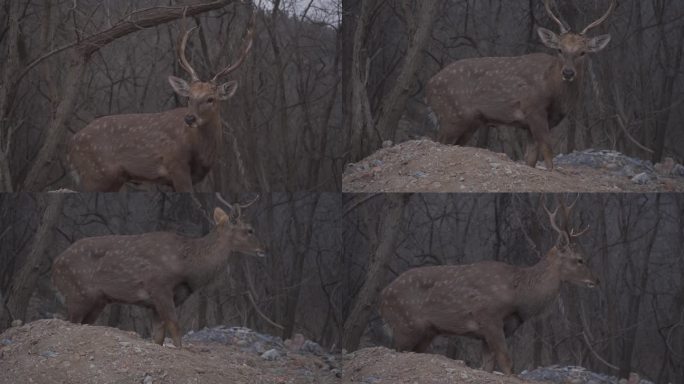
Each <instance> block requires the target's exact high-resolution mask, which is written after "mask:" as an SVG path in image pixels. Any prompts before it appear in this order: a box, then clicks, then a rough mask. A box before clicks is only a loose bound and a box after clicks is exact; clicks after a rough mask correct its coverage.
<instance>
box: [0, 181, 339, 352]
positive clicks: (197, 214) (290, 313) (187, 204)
mask: <svg viewBox="0 0 684 384" xmlns="http://www.w3.org/2000/svg"><path fill="white" fill-rule="evenodd" d="M225 197H228V196H225ZM239 198H240V196H237V195H236V196H234V198H232V199H231V198H228V200H229V201H231V202H235V201H240V200H239ZM248 198H251V196H242V199H243V201H244V200H246V199H248ZM340 199H341V198H340V195H338V194H333V193H328V194H325V193H324V194H310V193H293V194H290V193H279V194H272V195H264V196H261V198H260V199H259V200H258V201H257V202H256V203H255V205H254V206H251V207H249V208H248V209H246V210H245V211H244V213H243V216H244V218H243V220H245V221H247V222H250V223H252V225H253V226H254V228H255V233H256V235H257V236H258V237H259V238H260V239H261V240H262V242H263V243H264V244H265V245H266V246H267V247H268V255H267V257H266V258H255V257H250V256H246V255H241V254H239V253H234V254H233V258H232V259H231V262H230V264H229V267H230V268H229V271H225V273H222V274H221V275H220V276H219V278H217V279H216V280H215V281H214V282H213V283H212V284H211V285H209V286H208V287H206V289H205V290H202V291H201V292H198V293H195V294H193V296H192V298H191V299H189V300H188V301H187V302H186V303H185V304H183V308H181V309H180V311H179V313H180V316H181V326H182V328H183V329H184V330H186V332H187V331H188V330H191V329H201V328H203V327H205V326H213V325H220V324H233V325H244V326H248V327H251V328H253V329H259V330H261V331H263V332H267V333H270V334H274V335H281V336H283V337H290V336H291V335H292V333H293V332H298V333H303V334H305V335H306V336H308V337H309V338H311V339H314V340H318V341H320V342H321V343H322V344H324V345H329V346H331V345H333V344H335V342H336V340H337V338H338V337H339V330H340V325H339V324H338V323H339V314H338V313H337V306H336V305H335V304H334V300H333V297H334V295H335V291H336V287H337V286H338V284H339V276H338V271H339V263H340V262H339V252H338V249H339V241H340V237H339V231H338V220H337V218H338V216H339V210H340V201H341V200H340ZM215 206H219V207H223V206H222V204H221V203H220V202H218V200H216V198H215V197H214V196H213V195H199V196H198V197H197V200H194V199H192V198H191V197H190V195H186V194H162V193H159V194H147V193H146V194H128V195H121V196H118V195H115V194H79V195H72V194H68V195H66V196H64V195H62V194H28V193H17V194H3V195H2V197H1V198H0V213H1V215H0V228H2V229H0V237H1V241H2V248H0V281H1V282H0V292H1V293H2V300H3V310H2V315H1V316H0V318H1V319H2V325H1V326H0V327H1V328H2V329H5V328H7V327H8V326H9V322H10V321H11V320H13V319H24V320H25V321H31V320H34V319H37V318H50V317H53V316H54V315H59V314H61V316H64V314H65V309H64V307H63V304H62V303H61V302H60V301H59V299H57V297H56V290H55V288H54V287H53V286H52V284H51V282H50V271H51V265H52V260H53V259H54V258H55V257H56V256H57V255H59V254H60V253H61V252H62V251H64V250H65V249H66V248H67V247H68V246H69V245H70V244H72V243H73V242H74V241H76V240H78V239H80V238H84V237H90V236H97V235H108V234H140V233H147V232H153V231H171V232H177V233H182V234H185V235H187V236H195V237H196V236H200V235H204V234H206V233H207V232H209V230H210V229H211V228H212V226H213V219H211V217H212V214H211V212H212V211H213V209H214V207H215ZM98 324H103V325H110V326H117V327H120V328H123V329H130V330H135V331H138V332H139V333H141V334H143V335H146V336H148V337H149V334H150V333H149V332H150V329H149V327H150V325H151V324H150V316H149V314H148V313H147V310H145V309H143V308H141V307H135V306H123V305H122V306H119V305H112V306H109V307H108V309H106V310H105V312H104V313H103V314H102V315H101V316H100V317H99V320H98Z"/></svg>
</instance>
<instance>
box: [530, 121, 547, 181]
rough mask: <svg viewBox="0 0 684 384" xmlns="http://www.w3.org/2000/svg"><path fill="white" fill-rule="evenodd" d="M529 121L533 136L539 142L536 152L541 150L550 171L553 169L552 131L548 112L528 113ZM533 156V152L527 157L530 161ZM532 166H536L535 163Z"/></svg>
mask: <svg viewBox="0 0 684 384" xmlns="http://www.w3.org/2000/svg"><path fill="white" fill-rule="evenodd" d="M527 122H528V124H529V129H530V132H531V133H532V137H534V140H535V141H536V142H537V149H536V153H537V154H539V152H541V154H542V156H544V163H545V164H546V169H548V170H549V171H551V170H553V151H552V150H551V147H552V146H551V132H549V122H548V120H547V118H546V114H542V113H533V114H530V115H528V118H527ZM531 156H532V154H529V156H528V157H527V160H528V162H529V161H530V160H531ZM535 164H536V160H535ZM528 165H529V163H528ZM531 166H532V167H534V165H531Z"/></svg>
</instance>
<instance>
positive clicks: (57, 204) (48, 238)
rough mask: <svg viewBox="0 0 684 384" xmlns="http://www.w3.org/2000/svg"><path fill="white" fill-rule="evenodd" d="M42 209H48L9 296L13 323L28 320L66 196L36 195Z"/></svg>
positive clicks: (44, 212)
mask: <svg viewBox="0 0 684 384" xmlns="http://www.w3.org/2000/svg"><path fill="white" fill-rule="evenodd" d="M37 196H38V202H39V204H40V205H43V206H45V211H43V217H42V218H41V220H40V224H39V225H38V229H37V230H36V234H35V236H34V237H33V246H32V247H31V250H30V251H29V253H28V255H26V260H25V261H24V263H23V264H22V265H21V267H19V270H18V271H17V272H16V273H15V274H14V278H13V279H12V284H11V286H10V289H9V294H8V295H7V298H8V300H7V309H8V310H9V315H10V317H11V320H15V319H20V320H26V309H27V304H28V302H29V299H30V298H31V295H32V294H33V291H34V290H35V288H36V283H37V282H38V274H39V273H40V265H41V264H42V263H43V262H44V261H45V251H46V250H47V248H48V247H49V246H50V245H51V244H52V236H53V233H52V230H53V228H54V227H55V225H56V224H57V222H58V221H59V219H60V217H61V215H62V206H63V204H64V197H65V194H63V193H55V194H42V195H37Z"/></svg>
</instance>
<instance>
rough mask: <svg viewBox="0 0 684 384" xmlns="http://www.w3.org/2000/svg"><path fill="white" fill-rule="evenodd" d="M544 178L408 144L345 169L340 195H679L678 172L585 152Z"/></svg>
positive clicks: (500, 161)
mask: <svg viewBox="0 0 684 384" xmlns="http://www.w3.org/2000/svg"><path fill="white" fill-rule="evenodd" d="M554 167H555V168H554V170H553V171H551V172H549V171H547V170H546V169H544V166H543V164H541V163H539V164H538V165H537V167H536V168H531V167H528V166H527V165H525V164H524V163H523V162H514V161H512V160H511V159H510V158H508V156H506V155H505V154H503V153H494V152H491V151H489V150H486V149H482V148H474V147H459V146H451V145H443V144H439V143H436V142H434V141H432V140H428V139H423V140H412V141H406V142H403V143H400V144H397V145H394V146H388V147H386V148H382V149H380V150H378V151H377V152H375V153H374V154H372V155H370V156H368V157H367V158H365V159H363V160H362V161H360V162H358V163H354V164H348V165H347V166H346V169H345V172H344V176H343V179H342V188H343V191H344V192H683V191H684V166H682V165H680V164H677V163H675V162H674V161H673V160H672V159H666V161H664V162H663V163H662V164H656V165H653V164H651V163H650V162H649V161H644V160H640V159H634V158H630V157H628V156H625V155H623V154H621V153H619V152H615V151H609V150H585V151H578V152H573V153H570V154H565V155H562V154H561V155H558V156H556V158H555V159H554Z"/></svg>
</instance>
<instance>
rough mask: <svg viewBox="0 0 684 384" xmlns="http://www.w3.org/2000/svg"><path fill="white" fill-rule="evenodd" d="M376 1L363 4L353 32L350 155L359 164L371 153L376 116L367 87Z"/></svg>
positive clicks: (371, 0)
mask: <svg viewBox="0 0 684 384" xmlns="http://www.w3.org/2000/svg"><path fill="white" fill-rule="evenodd" d="M375 3H376V0H367V1H364V2H363V4H362V5H361V14H360V15H359V20H358V21H357V22H356V30H355V31H354V48H353V50H352V69H351V88H352V96H351V101H350V102H351V117H350V118H351V122H350V132H349V144H348V148H349V149H348V152H349V153H350V154H351V161H358V160H361V159H362V158H363V156H364V155H366V153H367V152H368V149H367V148H369V145H368V144H367V140H368V139H369V137H370V132H371V131H372V130H373V116H372V114H371V106H370V101H369V100H368V93H367V91H366V85H367V83H368V71H369V67H370V63H369V62H368V41H367V40H368V34H369V32H370V28H371V25H370V18H371V14H372V12H373V9H374V8H375Z"/></svg>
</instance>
